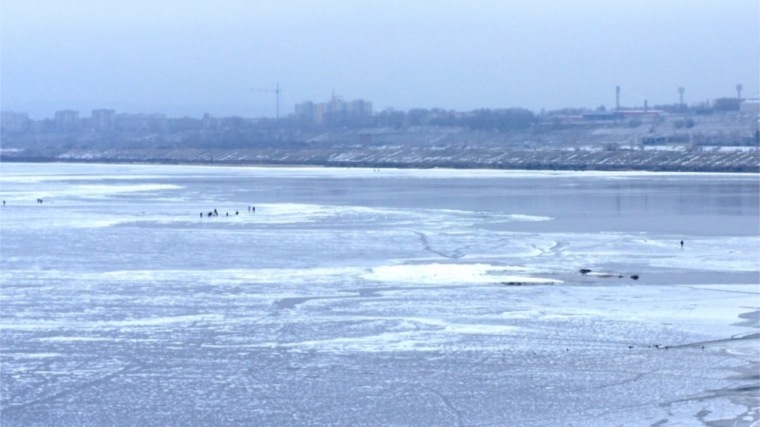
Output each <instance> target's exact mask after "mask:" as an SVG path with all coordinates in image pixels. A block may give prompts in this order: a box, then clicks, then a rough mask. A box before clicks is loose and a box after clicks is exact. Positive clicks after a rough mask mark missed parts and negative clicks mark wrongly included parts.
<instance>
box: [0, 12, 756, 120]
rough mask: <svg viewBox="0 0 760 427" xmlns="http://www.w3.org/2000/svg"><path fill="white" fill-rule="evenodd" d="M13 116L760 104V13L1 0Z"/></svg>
mask: <svg viewBox="0 0 760 427" xmlns="http://www.w3.org/2000/svg"><path fill="white" fill-rule="evenodd" d="M0 14H1V16H2V18H3V19H2V26H0V39H1V40H2V49H1V50H0V60H1V61H0V78H1V79H2V80H1V81H0V84H1V87H2V97H1V98H0V108H1V109H2V110H4V111H23V112H28V113H29V115H30V117H31V118H33V119H41V118H45V117H50V116H52V115H53V114H54V112H55V111H59V110H65V109H72V110H78V111H91V110H96V109H113V110H116V111H119V112H127V113H163V114H166V115H167V116H170V117H182V116H190V117H200V116H202V115H203V114H204V113H211V114H213V115H216V116H232V115H236V116H241V117H275V115H276V100H275V95H274V93H267V92H257V91H252V90H251V89H252V88H263V89H266V88H272V89H273V88H275V85H276V84H278V83H279V85H280V88H281V89H282V92H281V94H280V111H281V112H287V113H291V112H292V111H293V107H294V105H295V104H298V103H302V102H303V101H306V100H315V101H316V100H324V99H329V96H330V93H331V91H332V90H335V91H336V93H340V94H342V95H344V96H345V97H346V98H347V99H356V98H363V99H368V100H371V101H372V102H373V109H374V110H375V111H382V110H384V109H385V108H388V107H392V108H395V109H399V110H409V109H411V108H443V109H453V110H457V111H468V110H473V109H476V108H510V107H523V108H527V109H530V110H532V111H540V110H541V109H542V108H545V109H547V110H551V109H559V108H563V107H588V108H595V107H597V106H600V105H605V106H606V107H607V108H608V109H609V108H613V107H614V105H615V86H618V85H619V86H621V88H622V91H621V100H620V102H621V105H627V106H637V105H643V103H644V100H648V102H649V104H650V105H657V104H672V103H677V102H678V100H679V92H678V88H679V87H683V88H685V93H684V94H683V96H684V102H685V103H686V104H693V103H695V102H701V101H705V100H708V99H715V98H718V97H723V96H734V95H735V89H734V88H735V85H736V84H738V83H741V84H743V96H744V97H748V98H751V97H757V96H758V90H759V88H758V86H759V85H760V84H759V83H758V76H759V75H760V65H759V64H760V48H758V46H760V40H759V38H758V34H760V20H759V19H758V16H759V15H760V6H759V5H758V3H757V2H756V1H754V0H733V1H731V2H725V1H718V0H706V1H700V2H696V3H695V2H690V1H686V0H672V1H668V2H661V1H655V0H642V1H639V2H609V1H603V0H589V1H586V2H577V1H571V0H552V1H550V0H536V1H531V2H522V1H497V0H482V1H479V2H476V3H465V2H463V1H453V0H452V1H435V2H434V1H423V0H420V1H411V2H410V1H402V0H383V1H380V0H368V1H366V2H361V4H359V3H347V2H344V1H339V0H322V1H311V2H306V1H298V0H283V1H278V2H269V1H243V0H230V1H226V2H223V3H210V2H181V1H179V0H163V1H158V2H154V1H148V0H136V1H132V2H123V1H117V2H97V1H94V0H82V1H77V2H74V3H62V2H56V1H53V0H39V1H35V2H28V1H21V0H4V1H3V2H2V3H0Z"/></svg>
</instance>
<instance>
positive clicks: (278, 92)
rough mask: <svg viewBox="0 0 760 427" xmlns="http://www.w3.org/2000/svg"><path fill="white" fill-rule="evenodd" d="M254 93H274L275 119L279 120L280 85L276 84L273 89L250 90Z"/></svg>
mask: <svg viewBox="0 0 760 427" xmlns="http://www.w3.org/2000/svg"><path fill="white" fill-rule="evenodd" d="M251 90H252V91H254V92H274V93H275V95H276V96H277V118H278V119H279V118H280V92H282V91H281V90H280V84H279V83H277V85H276V86H275V88H274V89H251Z"/></svg>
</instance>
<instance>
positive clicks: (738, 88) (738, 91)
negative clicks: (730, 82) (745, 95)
mask: <svg viewBox="0 0 760 427" xmlns="http://www.w3.org/2000/svg"><path fill="white" fill-rule="evenodd" d="M742 89H743V86H742V85H741V83H740V84H738V85H736V97H737V98H739V99H742Z"/></svg>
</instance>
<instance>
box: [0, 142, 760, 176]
mask: <svg viewBox="0 0 760 427" xmlns="http://www.w3.org/2000/svg"><path fill="white" fill-rule="evenodd" d="M0 161H3V162H92V163H160V164H214V165H310V166H333V167H376V168H382V167H392V168H434V167H442V168H464V169H543V170H598V171H617V170H641V171H683V172H755V173H757V172H760V151H758V150H757V149H756V148H747V149H744V150H718V149H713V150H625V149H617V150H613V151H607V150H603V149H599V150H584V149H568V150H557V149H536V150H504V149H503V148H497V147H451V148H444V147H420V146H416V147H414V146H412V147H404V146H379V147H377V146H376V147H356V148H346V147H341V148H338V147H332V148H287V149H283V148H261V149H197V148H195V149H194V148H177V149H171V148H112V149H108V148H19V149H3V150H2V151H0Z"/></svg>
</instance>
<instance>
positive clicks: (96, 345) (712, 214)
mask: <svg viewBox="0 0 760 427" xmlns="http://www.w3.org/2000/svg"><path fill="white" fill-rule="evenodd" d="M1 166H2V172H1V173H0V196H1V197H0V198H2V199H4V200H6V201H7V202H8V203H7V205H6V206H5V207H3V208H0V244H1V246H0V250H1V253H2V257H1V259H0V284H1V285H2V288H1V290H2V293H1V294H0V306H2V311H0V338H2V343H3V347H2V354H1V357H2V359H1V360H0V362H1V363H2V366H1V367H2V370H1V371H0V376H1V377H0V380H1V381H0V387H2V388H1V392H2V393H0V396H2V400H1V401H0V407H1V408H0V409H1V410H2V411H1V413H0V421H1V422H2V424H3V426H13V425H62V426H65V425H77V426H78V425H162V426H163V425H241V426H242V425H246V426H247V425H278V426H279V425H372V426H374V425H520V426H544V425H584V426H609V425H630V426H639V425H707V424H706V423H708V422H718V421H725V424H726V425H732V423H733V422H734V421H736V425H750V424H751V423H753V422H754V423H757V422H758V421H759V420H758V418H760V415H759V414H758V397H757V379H756V377H755V376H753V373H756V372H757V366H758V356H757V355H758V340H757V338H756V335H755V334H756V333H757V332H758V331H757V316H758V313H760V311H758V310H760V289H759V286H758V282H759V281H758V263H757V260H758V259H759V258H760V238H759V237H758V232H757V231H756V228H753V227H756V224H757V223H758V219H759V215H758V180H757V178H756V177H755V176H749V175H740V174H714V175H712V174H711V175H700V174H660V173H657V174H655V173H638V172H622V173H611V172H605V173H573V172H522V171H517V172H512V171H454V170H427V171H418V170H382V171H380V172H373V171H372V170H367V169H324V168H218V167H194V166H192V167H191V166H172V167H167V166H141V165H129V166H123V165H20V164H3V165H1ZM40 197H42V198H44V203H42V204H38V203H36V202H35V200H36V199H37V198H40ZM249 206H255V207H256V212H255V213H253V212H250V211H249V210H248V207H249ZM213 209H217V210H218V211H219V213H220V216H218V217H212V218H208V217H206V216H204V217H203V218H201V217H200V215H199V213H201V212H203V213H207V212H208V211H212V210H213ZM235 211H238V215H235V214H234V213H235ZM228 212H229V213H230V216H229V217H228V216H226V214H227V213H228ZM753 224H755V225H753ZM680 240H684V241H685V245H684V247H683V248H681V247H680V244H679V241H680ZM581 268H588V269H591V270H592V271H591V272H590V273H588V274H585V275H584V274H581V273H580V272H579V270H580V269H581ZM633 275H636V276H637V277H638V280H634V279H632V278H631V276H633ZM703 346H704V349H703V348H702V347H703ZM666 348H667V349H666ZM665 422H667V424H665ZM658 423H659V424H658ZM742 423H744V424H742Z"/></svg>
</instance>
